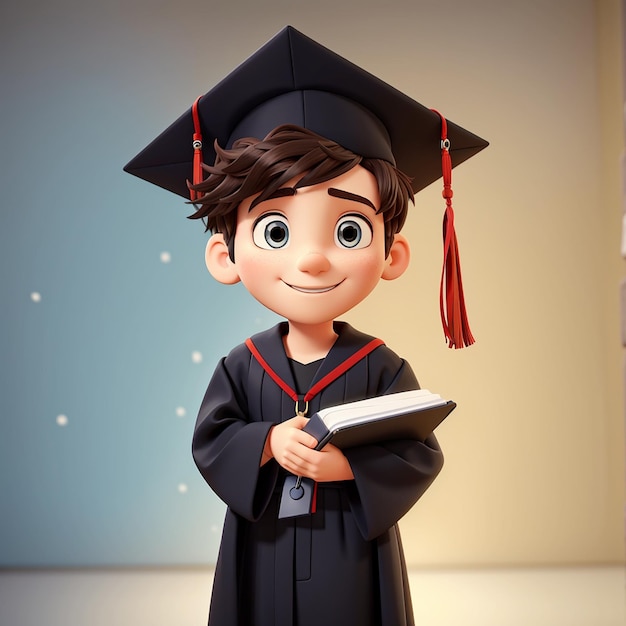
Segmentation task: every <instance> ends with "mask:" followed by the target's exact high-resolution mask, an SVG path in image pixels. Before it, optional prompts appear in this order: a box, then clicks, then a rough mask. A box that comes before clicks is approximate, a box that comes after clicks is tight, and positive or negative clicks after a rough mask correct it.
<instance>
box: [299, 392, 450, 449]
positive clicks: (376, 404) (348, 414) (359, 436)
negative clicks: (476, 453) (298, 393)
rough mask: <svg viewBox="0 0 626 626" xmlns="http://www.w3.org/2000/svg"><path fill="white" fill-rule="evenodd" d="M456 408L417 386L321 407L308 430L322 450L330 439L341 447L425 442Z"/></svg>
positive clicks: (306, 430)
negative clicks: (408, 441) (414, 388)
mask: <svg viewBox="0 0 626 626" xmlns="http://www.w3.org/2000/svg"><path fill="white" fill-rule="evenodd" d="M455 407H456V404H455V403H454V402H452V401H451V400H445V399H444V398H442V397H441V396H440V395H438V394H436V393H431V392H430V391H428V390H427V389H416V390H413V391H404V392H400V393H393V394H389V395H384V396H377V397H375V398H368V399H366V400H358V401H357V402H348V403H345V404H340V405H337V406H332V407H327V408H325V409H321V410H320V411H318V412H317V413H315V414H313V415H312V416H311V419H310V420H309V422H308V424H307V425H306V427H305V428H304V431H305V432H307V433H309V434H310V435H313V437H315V438H316V439H317V440H318V442H319V443H318V446H317V449H318V450H319V449H321V448H323V447H324V445H326V444H327V443H328V442H329V441H332V443H333V444H334V445H336V446H338V447H340V448H348V447H351V446H356V445H363V444H366V443H375V442H382V441H389V440H391V439H418V440H420V441H424V440H425V439H426V438H427V437H428V435H430V434H431V433H432V432H433V430H434V429H435V428H436V427H437V426H438V425H439V424H440V423H441V422H442V421H443V420H444V419H445V418H446V417H447V416H448V415H449V414H450V412H451V411H452V410H453V409H454V408H455Z"/></svg>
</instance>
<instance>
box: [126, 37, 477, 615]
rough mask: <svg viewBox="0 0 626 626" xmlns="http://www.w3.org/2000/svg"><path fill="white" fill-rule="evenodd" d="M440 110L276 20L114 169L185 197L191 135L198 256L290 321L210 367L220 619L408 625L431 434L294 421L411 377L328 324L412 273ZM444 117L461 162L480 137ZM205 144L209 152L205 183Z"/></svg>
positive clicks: (207, 414)
mask: <svg viewBox="0 0 626 626" xmlns="http://www.w3.org/2000/svg"><path fill="white" fill-rule="evenodd" d="M441 124H442V121H441V119H440V117H439V116H438V115H437V114H436V113H432V112H431V111H429V110H427V109H425V108H424V107H422V106H421V105H419V104H417V103H415V102H414V101H412V100H410V99H409V98H407V97H406V96H404V95H402V94H400V93H399V92H397V91H396V90H394V89H393V88H391V87H389V86H388V85H386V84H384V83H382V81H379V80H378V79H376V78H375V77H373V76H371V75H370V74H367V73H366V72H364V71H363V70H361V69H360V68H357V67H356V66H354V65H352V64H351V63H349V62H347V61H345V60H344V59H342V58H341V57H338V56H337V55H335V54H334V53H332V52H330V51H329V50H327V49H325V48H323V47H321V46H319V44H317V43H315V42H314V41H312V40H310V39H308V38H307V37H305V36H304V35H302V34H301V33H299V32H297V31H295V30H294V29H292V28H290V27H288V28H286V29H285V30H283V31H282V32H281V33H279V34H278V35H277V36H276V37H275V38H274V39H272V40H271V41H270V42H269V43H268V44H266V46H264V47H263V48H262V49H261V50H259V51H258V52H257V53H256V54H255V55H253V57H251V58H250V59H248V61H246V62H245V63H244V64H243V65H242V66H240V67H239V68H238V69H237V70H235V71H234V72H233V73H232V74H231V75H230V76H228V77H227V78H226V79H225V80H224V81H222V83H220V84H219V85H218V86H217V87H216V88H214V89H213V90H212V91H211V92H209V93H208V94H206V95H205V96H203V97H202V98H201V99H200V100H199V102H197V103H196V105H194V107H193V108H192V110H191V111H190V112H189V113H188V114H186V115H184V116H183V117H182V118H180V119H179V120H178V122H176V123H175V124H174V125H173V126H172V127H170V129H168V130H167V131H166V132H165V133H163V134H162V135H161V136H160V137H159V138H158V139H157V140H155V142H153V144H151V145H150V146H148V148H146V150H144V152H142V153H141V154H140V155H138V157H136V158H135V159H134V160H133V161H132V162H131V163H129V165H128V166H127V168H126V169H127V170H128V171H131V172H132V173H135V174H137V175H139V176H141V177H143V178H146V179H147V180H150V181H151V182H155V183H156V184H159V185H161V186H164V187H166V188H168V189H171V190H173V191H175V192H177V193H185V191H186V184H185V181H186V180H188V179H189V178H190V174H191V170H192V169H193V168H192V165H191V164H190V160H191V159H190V158H189V156H188V154H186V155H185V156H184V157H183V156H182V155H183V148H182V147H181V146H180V141H181V137H184V138H185V139H187V140H189V138H191V136H192V135H194V137H195V141H196V143H195V154H196V168H195V175H194V182H195V184H193V185H192V186H191V188H192V197H193V199H194V203H195V205H196V208H197V211H196V213H195V214H194V215H193V216H192V217H193V218H196V219H200V218H201V219H203V220H205V221H206V225H207V229H208V230H210V231H211V233H212V235H211V237H210V239H209V242H208V245H207V249H206V264H207V267H208V269H209V271H210V272H211V274H212V275H213V276H214V277H215V278H216V279H217V280H218V281H220V282H221V283H226V284H232V283H236V282H239V281H241V282H242V283H243V284H244V285H245V286H246V288H247V289H248V291H249V292H250V293H251V295H252V296H253V297H254V298H256V299H257V300H258V301H259V302H261V303H262V304H263V305H264V306H266V307H267V308H269V309H271V310H272V311H274V312H276V313H278V314H279V315H281V316H282V317H284V318H285V320H286V321H284V322H282V323H280V324H278V325H277V326H276V327H274V328H272V329H270V330H268V331H265V332H262V333H259V334H257V335H255V336H253V337H252V338H250V339H249V340H247V341H246V342H245V343H242V344H241V345H239V346H238V347H236V348H234V349H233V350H232V351H231V353H230V354H229V355H228V356H227V357H225V358H224V359H222V360H221V361H220V363H219V364H218V366H217V368H216V370H215V373H214V375H213V378H212V380H211V382H210V383H209V387H208V389H207V392H206V395H205V398H204V401H203V403H202V406H201V408H200V412H199V415H198V420H197V423H196V429H195V433H194V438H193V454H194V459H195V462H196V464H197V466H198V468H199V470H200V472H201V473H202V475H203V476H204V478H205V479H206V480H207V482H208V483H209V485H210V486H211V487H212V489H213V490H214V491H215V492H216V493H217V495H218V496H219V497H220V498H221V499H222V500H223V501H224V502H225V503H226V504H227V505H228V509H227V512H226V520H225V524H224V532H223V536H222V543H221V548H220V554H219V558H218V563H217V567H216V571H215V581H214V587H213V594H212V601H211V610H210V616H209V624H211V625H212V626H236V625H237V626H290V625H297V626H308V625H311V626H312V625H316V626H317V625H320V624H324V625H327V626H334V625H342V626H343V625H347V624H354V625H355V626H374V625H377V626H380V625H384V626H403V625H409V624H413V615H412V608H411V599H410V593H409V586H408V580H407V575H406V568H405V563H404V556H403V551H402V545H401V541H400V535H399V531H398V527H397V522H398V520H399V519H400V518H401V517H402V516H403V515H404V514H405V513H406V512H407V511H408V510H409V509H410V508H411V507H412V506H413V504H415V502H416V501H417V500H418V499H419V498H420V496H421V495H422V494H423V493H424V492H425V490H426V489H427V488H428V487H429V485H430V484H431V483H432V481H433V480H434V478H435V477H436V475H437V474H438V472H439V471H440V469H441V466H442V463H443V457H442V455H441V451H440V449H439V446H438V444H437V441H436V439H435V437H434V435H431V436H430V437H429V438H428V439H427V440H426V441H424V442H421V441H414V440H394V441H386V442H383V443H378V444H375V445H364V446H359V447H354V448H348V449H345V450H340V449H339V448H337V447H335V446H333V445H332V444H328V445H326V446H325V447H324V448H323V449H322V450H320V451H316V450H314V449H313V448H314V447H315V445H316V443H317V442H316V440H315V439H314V438H313V437H311V436H310V435H308V434H307V433H306V432H304V431H303V430H302V429H303V428H304V426H305V425H306V422H307V417H306V416H307V415H311V414H313V413H314V412H315V411H318V410H319V409H321V408H324V407H327V406H333V405H337V404H341V403H344V402H349V401H354V400H360V399H364V398H368V397H373V396H380V395H384V394H389V393H394V392H400V391H407V390H410V389H416V388H418V383H417V380H416V379H415V376H414V375H413V372H412V371H411V368H410V366H409V365H408V364H407V363H406V362H405V361H404V360H402V359H401V358H400V357H398V356H397V355H396V354H395V353H393V352H392V351H391V350H390V349H389V348H387V347H386V346H385V345H384V344H383V342H382V341H380V340H378V339H375V338H373V337H370V336H368V335H365V334H363V333H361V332H359V331H357V330H355V329H353V328H351V327H350V326H349V325H348V324H346V323H343V322H339V321H337V318H339V317H340V316H341V315H343V314H344V313H345V312H347V311H349V310H350V309H351V308H353V307H354V306H355V305H357V304H358V303H359V302H361V301H362V300H363V299H364V298H366V297H367V295H368V294H369V293H370V292H371V291H372V290H373V289H374V287H375V286H376V284H377V283H378V281H379V280H380V279H381V278H382V279H385V280H393V279H395V278H397V277H399V276H400V275H402V273H403V272H404V271H405V269H406V268H407V266H408V263H409V256H410V253H409V246H408V243H407V241H406V239H405V238H404V237H403V236H402V235H401V234H399V231H400V229H401V228H402V225H403V223H404V221H405V217H406V212H407V207H408V203H409V200H411V199H412V196H413V193H414V192H415V191H416V190H417V189H419V188H422V187H424V186H426V185H427V184H429V183H430V182H432V181H433V180H435V179H436V178H438V177H439V176H440V175H441V147H440V136H439V133H440V128H441ZM448 128H449V130H450V134H451V135H452V138H451V140H452V145H453V146H454V145H455V144H458V145H459V147H460V149H461V153H460V156H459V159H458V162H460V161H461V160H464V159H465V158H468V157H469V156H471V155H472V154H474V153H476V152H477V151H478V150H480V149H482V148H483V147H485V145H486V142H484V141H483V140H481V139H480V138H478V137H476V136H475V135H472V134H471V133H468V132H467V131H464V130H463V129H460V128H459V127H457V126H454V125H452V124H450V123H449V122H448ZM200 136H203V137H204V138H205V142H206V137H207V136H209V137H212V138H215V145H214V148H213V149H214V152H213V153H211V148H210V146H209V147H207V146H206V143H205V144H204V145H202V146H200V145H199V142H200ZM426 142H432V144H433V145H432V146H428V147H427V148H424V146H425V144H426ZM221 146H226V147H225V148H224V147H221ZM189 151H190V148H187V150H186V152H187V153H189ZM415 153H419V154H418V155H417V157H416V156H415ZM179 154H180V155H181V156H180V159H179V156H178V155H179ZM199 154H200V155H202V157H203V160H204V162H205V163H206V162H207V155H208V156H209V157H210V160H211V161H214V164H213V165H205V166H204V168H203V175H206V178H205V180H203V181H202V180H201V177H200V176H199V170H198V167H197V166H198V163H197V158H198V155H199ZM177 163H178V164H177ZM455 164H456V163H455ZM401 165H404V166H405V167H400V166H401ZM401 169H404V170H405V172H407V173H409V174H410V175H411V177H412V179H410V178H409V177H408V176H407V175H406V173H402V172H401ZM294 476H302V477H305V479H308V480H309V481H310V483H311V484H312V485H313V487H312V491H311V492H310V493H309V497H310V499H311V501H310V503H309V505H310V506H309V508H308V510H307V513H308V514H306V515H299V516H295V517H293V516H284V515H283V514H282V513H281V506H282V504H283V503H284V499H285V498H286V497H287V496H286V494H285V489H284V485H285V484H286V481H287V480H288V479H290V478H293V477H294ZM309 511H310V513H309Z"/></svg>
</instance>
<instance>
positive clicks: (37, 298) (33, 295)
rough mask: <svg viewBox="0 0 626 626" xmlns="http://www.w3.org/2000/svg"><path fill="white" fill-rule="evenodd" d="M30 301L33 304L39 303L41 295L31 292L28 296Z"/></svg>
mask: <svg viewBox="0 0 626 626" xmlns="http://www.w3.org/2000/svg"><path fill="white" fill-rule="evenodd" d="M30 299H31V300H32V301H33V302H41V294H40V293H39V292H38V291H33V293H31V294H30Z"/></svg>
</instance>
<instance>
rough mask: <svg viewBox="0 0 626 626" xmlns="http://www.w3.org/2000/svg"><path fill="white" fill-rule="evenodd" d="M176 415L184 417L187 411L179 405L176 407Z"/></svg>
mask: <svg viewBox="0 0 626 626" xmlns="http://www.w3.org/2000/svg"><path fill="white" fill-rule="evenodd" d="M176 415H177V416H178V417H185V415H187V411H186V410H185V408H184V407H182V406H179V407H177V408H176Z"/></svg>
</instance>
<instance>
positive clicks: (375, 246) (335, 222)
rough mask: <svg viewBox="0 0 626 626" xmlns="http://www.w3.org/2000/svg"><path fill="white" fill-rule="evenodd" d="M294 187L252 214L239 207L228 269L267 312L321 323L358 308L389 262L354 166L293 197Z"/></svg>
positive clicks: (374, 194)
mask: <svg viewBox="0 0 626 626" xmlns="http://www.w3.org/2000/svg"><path fill="white" fill-rule="evenodd" d="M296 182H297V179H295V180H292V181H290V182H289V183H288V185H286V186H285V188H282V189H281V190H280V191H279V192H278V193H277V194H274V196H272V197H270V198H269V199H268V200H265V201H264V202H261V203H259V204H257V205H256V206H254V208H252V210H250V206H251V204H252V201H253V199H254V197H251V198H247V199H246V200H244V201H243V202H242V203H241V205H240V206H239V209H238V215H237V230H236V236H235V262H234V264H233V265H232V268H231V269H232V271H233V272H234V273H235V274H236V279H238V280H241V281H242V282H243V283H244V285H245V286H246V288H247V289H248V291H249V292H250V293H251V294H252V296H254V298H256V299H257V300H258V301H259V302H260V303H261V304H263V305H264V306H266V307H267V308H268V309H271V310H272V311H274V312H276V313H278V314H279V315H281V316H283V317H285V318H286V319H287V320H289V321H291V322H295V323H300V324H320V323H324V322H328V321H330V320H334V319H336V318H337V317H338V316H340V315H342V314H343V313H345V312H346V311H348V310H350V309H351V308H353V307H354V306H356V305H357V304H358V303H359V302H361V300H363V299H364V298H365V297H366V296H367V295H368V294H369V293H370V292H371V291H372V290H373V289H374V287H375V286H376V284H377V283H378V281H379V280H380V278H381V277H386V276H384V274H385V270H386V267H387V266H388V264H390V263H391V261H390V258H388V259H385V228H384V222H383V216H382V214H377V213H376V210H377V209H378V208H379V206H380V199H379V194H378V187H377V184H376V179H375V178H374V176H373V175H372V174H371V173H370V172H368V171H367V170H365V169H364V168H362V167H361V166H356V167H355V168H353V169H352V170H350V171H349V172H346V173H345V174H343V175H341V176H339V177H337V178H334V179H333V180H330V181H328V182H325V183H320V184H317V185H312V186H310V187H304V188H300V189H298V190H297V191H296V192H295V193H291V190H292V188H293V185H294V184H295V183H296ZM287 193H288V194H289V195H284V194H287ZM281 194H283V195H281ZM394 277H395V276H394ZM224 282H226V281H224ZM228 282H235V280H231V281H228Z"/></svg>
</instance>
